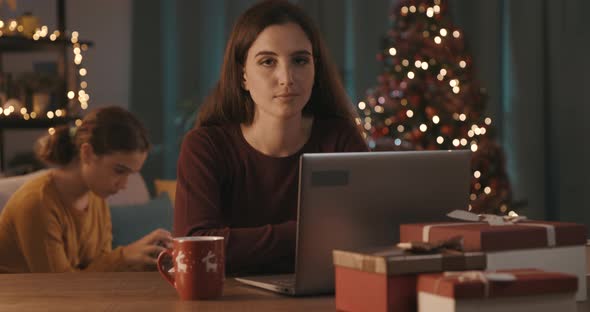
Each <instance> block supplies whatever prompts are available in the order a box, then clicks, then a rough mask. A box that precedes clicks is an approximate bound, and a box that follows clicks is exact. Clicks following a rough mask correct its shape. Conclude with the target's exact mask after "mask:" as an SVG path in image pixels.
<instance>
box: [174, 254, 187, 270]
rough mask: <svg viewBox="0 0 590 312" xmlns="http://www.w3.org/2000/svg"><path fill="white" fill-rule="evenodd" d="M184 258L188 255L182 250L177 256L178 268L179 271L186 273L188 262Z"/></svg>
mask: <svg viewBox="0 0 590 312" xmlns="http://www.w3.org/2000/svg"><path fill="white" fill-rule="evenodd" d="M184 258H186V256H185V255H184V252H182V251H180V252H179V253H178V256H176V269H177V270H178V272H182V273H186V266H187V264H186V263H184Z"/></svg>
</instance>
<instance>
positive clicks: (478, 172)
mask: <svg viewBox="0 0 590 312" xmlns="http://www.w3.org/2000/svg"><path fill="white" fill-rule="evenodd" d="M473 177H474V178H476V179H479V177H481V172H480V171H479V170H475V171H474V172H473Z"/></svg>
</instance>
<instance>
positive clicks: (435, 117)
mask: <svg viewBox="0 0 590 312" xmlns="http://www.w3.org/2000/svg"><path fill="white" fill-rule="evenodd" d="M432 122H433V123H434V124H435V125H438V123H439V122H440V118H439V117H438V116H437V115H434V116H432Z"/></svg>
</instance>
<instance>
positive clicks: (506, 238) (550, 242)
mask: <svg viewBox="0 0 590 312" xmlns="http://www.w3.org/2000/svg"><path fill="white" fill-rule="evenodd" d="M586 233H587V231H586V226H585V225H583V224H577V223H569V222H548V221H521V222H518V223H515V224H510V225H490V224H488V223H486V222H447V223H444V222H441V223H416V224H402V225H400V241H402V242H410V241H424V242H429V241H433V240H444V239H448V238H449V237H453V236H457V235H460V236H463V239H464V250H465V251H500V250H513V249H527V248H543V247H554V246H574V245H584V244H585V243H586Z"/></svg>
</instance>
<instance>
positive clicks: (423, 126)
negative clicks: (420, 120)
mask: <svg viewBox="0 0 590 312" xmlns="http://www.w3.org/2000/svg"><path fill="white" fill-rule="evenodd" d="M426 130H428V126H427V125H425V124H421V125H420V131H422V132H426Z"/></svg>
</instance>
